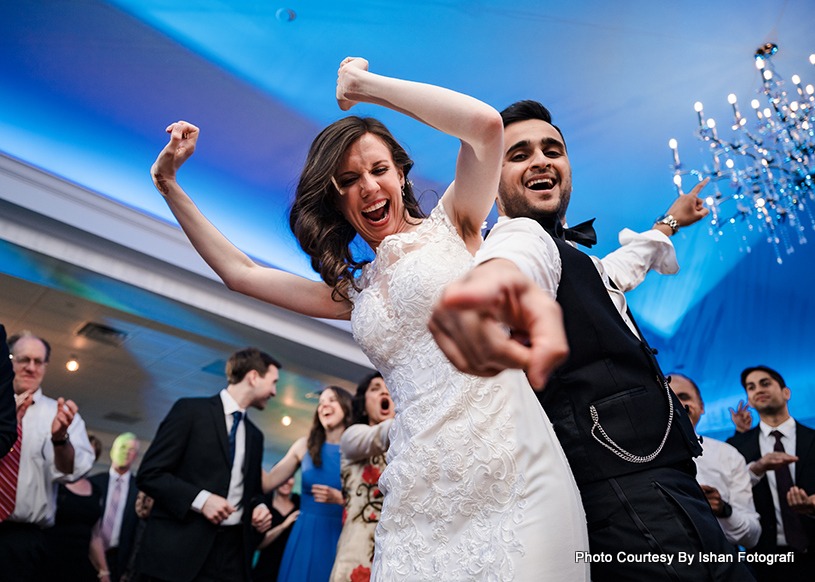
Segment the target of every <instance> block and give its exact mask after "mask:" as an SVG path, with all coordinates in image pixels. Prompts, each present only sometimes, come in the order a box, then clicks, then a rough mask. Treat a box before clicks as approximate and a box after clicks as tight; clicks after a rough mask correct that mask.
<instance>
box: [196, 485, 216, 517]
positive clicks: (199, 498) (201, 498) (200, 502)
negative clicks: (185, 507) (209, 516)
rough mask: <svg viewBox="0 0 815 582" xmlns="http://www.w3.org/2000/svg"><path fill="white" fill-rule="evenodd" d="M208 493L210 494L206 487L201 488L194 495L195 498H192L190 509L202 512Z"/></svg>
mask: <svg viewBox="0 0 815 582" xmlns="http://www.w3.org/2000/svg"><path fill="white" fill-rule="evenodd" d="M210 495H212V493H210V492H209V491H207V490H206V489H201V491H200V492H199V493H198V495H196V496H195V499H193V500H192V510H193V511H195V512H196V513H202V512H203V509H204V504H205V503H206V502H207V499H209V497H210Z"/></svg>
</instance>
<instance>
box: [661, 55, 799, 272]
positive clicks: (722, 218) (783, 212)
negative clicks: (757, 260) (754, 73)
mask: <svg viewBox="0 0 815 582" xmlns="http://www.w3.org/2000/svg"><path fill="white" fill-rule="evenodd" d="M777 51H778V47H777V46H776V45H775V44H772V43H768V44H766V45H764V46H762V47H760V48H759V49H758V50H757V51H756V54H755V58H756V67H757V68H758V69H759V72H760V73H761V80H762V86H761V88H759V89H758V90H757V93H759V94H760V95H764V98H765V99H766V102H767V106H765V107H764V109H762V108H761V103H760V102H759V100H758V99H753V100H752V101H751V102H750V105H751V107H752V109H753V110H754V115H748V117H751V118H752V117H754V118H755V119H754V120H753V122H752V123H749V122H748V120H747V117H744V116H743V115H742V114H741V112H740V111H739V107H738V104H737V99H736V96H735V95H734V94H730V95H729V96H728V98H727V100H728V102H729V103H730V105H732V107H733V116H734V117H733V122H732V127H731V129H732V131H733V135H732V136H731V137H730V138H729V139H725V138H721V137H719V135H718V133H717V131H716V123H715V122H714V120H713V119H705V116H704V112H703V110H702V104H701V103H698V102H697V103H696V105H695V109H696V112H697V114H698V116H699V129H697V130H696V131H695V132H694V135H695V136H696V137H697V138H698V139H699V140H701V142H702V143H703V144H704V145H703V149H705V150H707V153H708V154H709V156H710V158H709V160H710V161H709V162H708V163H707V164H705V166H704V168H703V169H702V170H701V171H698V170H689V171H686V170H684V169H683V166H682V164H681V163H680V162H679V153H678V150H677V145H676V140H675V139H672V140H671V141H670V143H669V145H670V148H671V150H672V151H673V164H671V171H672V172H673V175H674V184H675V185H676V187H677V188H678V189H680V190H681V184H682V176H683V175H686V174H694V175H696V176H697V177H698V178H699V179H700V180H701V179H703V178H705V177H707V176H710V178H711V182H712V183H713V193H712V194H711V195H710V196H708V197H707V198H706V199H705V204H706V205H707V206H708V207H709V208H710V223H709V225H710V233H711V235H712V236H713V237H714V238H715V240H717V241H718V240H719V238H720V237H722V236H724V235H725V229H728V228H732V229H733V231H734V234H735V235H736V236H738V237H739V238H740V243H739V244H740V250H746V251H747V252H750V246H749V240H750V239H748V236H747V235H746V234H745V233H743V232H739V229H740V228H743V227H742V226H740V225H745V226H746V228H747V229H748V231H755V230H758V232H760V233H762V234H763V235H764V236H765V238H766V239H767V241H768V242H770V243H771V244H772V245H773V246H774V247H775V252H776V258H777V260H778V262H779V263H781V262H782V251H783V253H785V254H789V253H792V252H793V251H794V247H793V243H794V242H795V241H797V242H798V243H799V244H805V243H806V241H807V239H806V231H807V230H808V229H809V228H812V229H813V230H815V218H814V217H813V206H815V96H814V95H813V93H815V88H813V86H812V85H807V86H806V87H802V85H801V79H800V78H799V77H798V75H793V76H792V79H791V80H792V83H793V85H794V86H795V90H794V91H792V90H790V91H786V90H784V85H785V82H784V81H783V80H782V79H781V77H780V76H779V75H778V73H777V72H776V70H775V67H774V66H773V63H772V60H771V57H772V56H773V55H774V54H775V53H776V52H777ZM809 62H810V63H811V64H813V65H815V54H813V55H810V57H809ZM748 125H749V126H751V127H748ZM720 183H724V184H726V185H727V186H728V188H727V192H728V193H726V194H725V193H722V191H721V190H720V187H719V184H720ZM728 225H732V226H728Z"/></svg>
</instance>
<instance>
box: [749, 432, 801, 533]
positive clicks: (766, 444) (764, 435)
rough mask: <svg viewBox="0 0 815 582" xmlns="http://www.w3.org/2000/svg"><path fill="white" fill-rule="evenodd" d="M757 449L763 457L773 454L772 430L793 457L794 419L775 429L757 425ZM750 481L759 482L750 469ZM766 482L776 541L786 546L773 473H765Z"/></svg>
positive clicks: (790, 465) (793, 471)
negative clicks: (771, 504)
mask: <svg viewBox="0 0 815 582" xmlns="http://www.w3.org/2000/svg"><path fill="white" fill-rule="evenodd" d="M758 430H759V432H758V449H759V452H760V453H761V456H762V457H763V456H764V455H766V454H767V453H772V452H773V447H775V437H774V436H770V433H771V432H772V431H774V430H777V431H778V432H780V433H781V434H782V435H783V436H782V437H781V442H782V443H783V445H784V452H785V453H787V454H790V455H795V419H794V418H792V417H790V418H788V419H787V420H785V421H784V422H782V423H781V424H779V425H778V426H776V427H772V426H770V425H769V424H766V423H765V422H763V421H762V422H759V423H758ZM789 468H790V475H791V476H792V482H793V483H795V463H790V464H789ZM749 472H750V481H751V482H752V484H753V485H755V484H756V483H758V482H759V481H761V477H758V476H756V474H755V473H753V471H752V469H750V471H749ZM766 475H767V482H768V484H769V485H770V494H771V495H772V496H773V506H774V507H775V524H776V532H777V534H776V541H777V543H778V545H779V546H786V545H787V537H786V536H785V535H784V522H783V521H781V506H780V505H779V504H778V485H777V482H776V479H775V471H767V473H766Z"/></svg>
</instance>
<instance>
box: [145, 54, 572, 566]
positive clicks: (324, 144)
mask: <svg viewBox="0 0 815 582" xmlns="http://www.w3.org/2000/svg"><path fill="white" fill-rule="evenodd" d="M337 101H338V104H339V105H340V107H341V108H342V109H343V110H348V109H350V108H351V107H352V106H353V105H354V104H356V103H358V102H366V103H374V104H378V105H382V106H384V107H388V108H390V109H393V110H396V111H400V112H402V113H404V114H406V115H410V116H411V117H414V118H415V119H417V120H419V121H421V122H422V123H425V124H427V125H429V126H431V127H434V128H436V129H438V130H440V131H443V132H445V133H447V134H450V135H452V136H455V137H457V138H459V140H460V141H461V146H460V149H459V153H458V160H457V162H456V170H455V181H454V182H453V183H452V184H451V185H450V186H449V188H448V189H447V190H446V192H445V193H444V195H443V196H442V198H441V200H440V202H439V204H438V205H437V206H436V208H435V209H434V210H433V212H432V213H431V214H430V216H429V217H424V216H423V215H422V212H421V210H420V209H419V205H418V203H417V201H416V198H415V197H414V194H413V191H412V187H411V183H410V181H409V180H408V179H407V174H408V172H409V171H410V169H411V166H412V165H413V162H412V161H411V160H410V158H409V157H408V155H407V153H406V152H405V150H404V149H403V148H402V147H401V146H400V145H399V144H398V143H397V142H396V140H395V139H394V138H393V136H391V134H390V133H389V132H388V130H387V129H386V128H385V127H384V126H383V125H382V124H381V123H380V122H378V121H376V120H375V119H372V118H365V119H361V118H358V117H347V118H345V119H341V120H340V121H337V122H335V123H333V124H332V125H330V126H328V127H327V128H326V129H324V130H323V131H322V132H321V133H320V134H319V135H318V136H317V137H316V138H315V140H314V142H313V143H312V145H311V148H310V150H309V154H308V158H307V161H306V165H305V168H304V169H303V172H302V174H301V177H300V181H299V184H298V186H297V191H296V197H295V201H294V205H293V207H292V211H291V217H290V223H291V227H292V230H293V231H294V234H295V236H296V237H297V239H298V241H299V242H300V245H301V246H302V248H303V249H304V250H305V252H306V253H308V254H309V255H310V256H311V263H312V266H313V267H314V269H315V270H316V271H318V272H319V273H320V276H321V278H322V280H323V282H315V281H310V280H308V279H304V278H302V277H299V276H296V275H293V274H290V273H286V272H283V271H278V270H275V269H271V268H266V267H260V266H258V265H256V264H255V263H254V262H252V260H251V259H249V258H248V257H247V256H246V255H245V254H243V253H242V252H241V251H240V250H238V249H237V248H236V247H234V246H233V245H232V244H231V243H230V242H229V241H228V240H227V239H226V238H225V237H224V236H223V235H221V234H220V233H219V232H218V230H217V229H216V228H215V227H214V226H213V225H212V224H211V223H210V222H209V221H207V219H206V218H205V217H204V216H203V215H202V214H201V213H200V211H199V210H198V209H197V208H196V206H195V204H194V203H193V202H192V200H191V199H190V198H189V197H188V196H187V194H186V193H185V192H184V191H183V190H182V189H181V187H180V186H179V185H178V183H177V181H176V172H177V170H178V169H179V168H180V166H181V165H182V164H183V163H184V162H185V161H186V160H187V159H188V158H189V157H190V155H192V153H193V151H194V150H195V145H196V142H197V140H198V134H199V131H198V128H196V127H195V126H193V125H191V124H189V123H186V122H183V121H179V122H178V123H174V124H172V125H170V127H168V128H167V132H168V133H169V134H170V136H171V137H170V142H169V143H168V144H167V146H166V147H165V148H164V150H163V151H162V152H161V153H160V154H159V156H158V159H157V160H156V162H155V164H154V165H153V168H152V175H153V181H154V183H155V185H156V187H157V188H158V189H159V191H160V192H161V193H162V194H163V195H164V197H165V199H166V201H167V204H168V205H169V207H170V209H171V210H172V212H173V214H175V216H176V218H177V219H178V222H179V224H180V225H181V227H182V228H183V229H184V232H185V233H186V234H187V236H188V237H189V239H190V241H191V242H192V244H193V246H194V247H195V248H196V250H197V251H198V252H199V253H200V254H201V256H202V257H203V258H204V260H205V261H206V262H207V263H208V264H209V265H210V266H211V267H212V268H213V269H214V270H215V272H216V273H217V274H218V275H219V276H220V277H221V279H223V281H224V282H225V283H226V285H227V286H228V287H229V288H230V289H232V290H235V291H238V292H241V293H245V294H247V295H250V296H252V297H255V298H258V299H261V300H263V301H267V302H269V303H272V304H274V305H277V306H280V307H284V308H286V309H290V310H292V311H296V312H298V313H302V314H305V315H309V316H313V317H327V318H337V319H350V320H351V326H352V329H353V332H354V337H355V339H356V340H357V342H358V343H359V344H360V346H361V347H362V349H363V350H364V351H365V353H366V354H367V355H368V357H369V358H370V359H371V362H372V363H373V364H374V366H376V368H377V369H378V370H379V371H380V372H382V374H383V376H384V378H385V381H386V383H387V385H388V386H389V387H390V388H391V395H392V398H393V401H394V403H395V408H396V412H397V414H396V418H395V420H394V425H393V428H392V429H391V433H390V441H391V445H390V449H389V451H388V466H387V469H385V471H384V472H383V473H382V476H381V478H380V481H379V486H380V489H381V490H382V492H383V493H385V499H384V503H383V507H382V513H381V518H380V521H379V525H378V526H377V529H376V550H375V558H374V563H373V567H372V576H371V579H372V580H387V581H390V580H502V581H503V580H553V581H554V580H570V581H571V580H588V568H587V567H586V565H585V564H579V565H578V564H575V554H574V552H576V551H588V541H587V536H586V530H585V518H584V515H583V509H582V505H581V503H580V497H579V493H578V491H577V488H576V486H575V484H574V480H573V478H572V475H571V471H570V470H569V466H568V463H567V461H566V458H565V456H564V454H563V452H562V450H561V449H560V446H559V444H558V441H557V439H556V437H555V435H554V432H553V430H552V427H551V425H550V423H549V421H548V419H547V418H546V416H545V414H544V412H543V410H542V409H541V407H540V405H539V404H538V401H537V398H536V397H535V396H534V394H533V392H532V390H531V388H530V386H529V384H528V382H527V381H526V378H525V377H524V375H523V372H521V371H520V370H510V371H507V372H504V373H502V374H500V375H499V376H496V377H495V378H490V379H485V378H477V377H474V376H468V375H466V374H462V373H460V372H458V371H457V370H456V369H455V368H454V367H453V366H452V365H451V364H450V363H449V361H448V360H447V359H446V358H445V357H444V355H442V353H441V351H440V350H439V349H438V347H437V346H436V344H435V343H434V341H433V339H432V337H431V335H430V333H429V331H428V329H427V323H428V320H429V319H430V314H431V312H432V309H433V306H434V305H435V303H436V301H437V299H438V298H439V297H440V295H441V293H442V290H443V289H444V287H445V285H447V284H448V283H449V282H451V281H453V280H455V279H456V278H458V277H459V276H461V275H462V274H464V273H465V272H466V271H467V270H468V269H469V267H470V263H471V259H472V255H473V254H474V253H475V252H476V251H477V250H478V248H479V246H480V245H481V242H482V239H481V234H480V227H481V224H482V222H483V221H484V219H485V218H486V216H487V214H488V212H489V210H490V208H491V207H492V204H493V201H494V200H495V197H496V194H497V191H498V180H499V175H500V169H501V160H502V155H503V125H502V122H501V117H500V116H499V115H498V113H497V112H496V111H495V110H494V109H493V108H491V107H489V106H488V105H486V104H484V103H482V102H480V101H478V100H476V99H473V98H471V97H468V96H466V95H462V94H459V93H455V92H453V91H449V90H447V89H443V88H440V87H434V86H431V85H425V84H421V83H414V82H409V81H403V80H399V79H394V78H388V77H384V76H380V75H376V74H373V73H370V72H368V63H367V61H365V60H364V59H359V58H347V59H345V60H344V61H343V62H342V63H341V65H340V68H339V72H338V78H337ZM357 234H358V235H359V236H360V237H361V238H362V239H363V240H364V241H365V242H367V243H368V244H369V245H370V247H371V249H373V250H374V252H375V253H376V257H375V259H374V261H373V262H371V263H360V262H357V261H356V260H355V259H354V258H353V257H352V255H351V251H350V249H349V244H350V242H351V240H352V239H353V238H354V237H355V236H356V235H357ZM554 321H555V322H556V323H557V325H560V324H559V322H557V321H556V320H554ZM562 349H565V348H563V347H562ZM555 351H556V350H555ZM560 355H561V354H560V353H555V354H554V355H551V360H552V361H551V362H550V364H553V363H554V360H555V359H556V358H557V357H558V356H560ZM534 365H536V366H544V365H545V364H544V363H541V362H540V361H537V362H535V363H534Z"/></svg>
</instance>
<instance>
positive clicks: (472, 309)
mask: <svg viewBox="0 0 815 582" xmlns="http://www.w3.org/2000/svg"><path fill="white" fill-rule="evenodd" d="M429 327H430V331H431V332H432V333H433V337H434V338H435V339H436V343H437V344H438V345H439V347H440V348H441V350H442V351H443V352H444V354H445V355H446V356H447V357H448V358H449V359H450V361H451V362H452V363H453V365H455V366H456V367H457V368H458V369H459V370H461V371H462V372H467V373H469V374H474V375H476V376H494V375H496V374H498V373H499V372H502V371H503V370H506V369H508V368H520V369H523V370H525V371H526V375H527V377H528V378H529V383H530V384H531V385H532V387H533V388H535V389H536V390H541V389H543V387H544V385H545V384H546V380H547V378H548V377H549V374H550V373H551V372H552V371H553V370H554V369H555V368H556V367H557V366H559V365H560V364H561V363H563V361H564V360H565V359H566V357H567V356H568V354H569V347H568V344H567V342H566V332H565V331H564V329H563V315H562V313H561V310H560V306H559V305H558V304H557V303H556V302H555V301H554V300H553V299H552V298H551V297H550V296H549V295H548V294H547V293H545V292H544V291H543V290H542V289H541V288H540V287H539V286H538V285H536V284H535V282H534V281H532V279H530V278H529V277H527V276H526V275H524V274H523V273H522V272H521V271H520V269H518V267H517V266H516V265H515V263H513V262H512V261H510V260H508V259H500V258H497V259H491V260H489V261H486V262H484V263H482V264H480V265H478V266H476V267H475V268H474V269H473V270H472V271H470V272H469V273H467V274H466V275H464V276H463V277H462V278H461V279H459V280H457V281H454V282H453V283H451V284H450V285H448V286H447V288H446V289H445V291H444V294H443V295H442V298H441V299H440V300H439V302H438V303H437V304H436V308H435V309H434V311H433V316H432V317H431V319H430V324H429ZM510 330H511V331H510Z"/></svg>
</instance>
